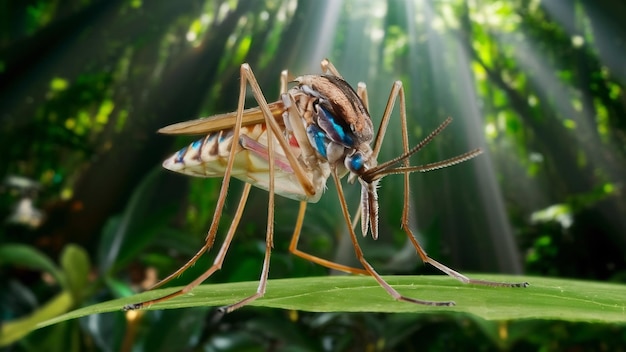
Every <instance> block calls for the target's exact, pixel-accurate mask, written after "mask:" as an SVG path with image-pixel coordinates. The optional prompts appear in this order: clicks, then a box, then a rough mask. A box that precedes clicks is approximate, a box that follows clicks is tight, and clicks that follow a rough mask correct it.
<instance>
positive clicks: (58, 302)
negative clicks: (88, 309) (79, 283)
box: [0, 291, 74, 347]
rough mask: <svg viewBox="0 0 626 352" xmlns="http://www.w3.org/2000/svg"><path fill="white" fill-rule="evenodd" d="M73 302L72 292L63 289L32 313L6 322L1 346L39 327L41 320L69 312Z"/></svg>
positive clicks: (0, 337) (2, 331)
mask: <svg viewBox="0 0 626 352" xmlns="http://www.w3.org/2000/svg"><path fill="white" fill-rule="evenodd" d="M73 304H74V302H73V300H72V295H71V294H70V292H69V291H63V292H61V293H59V294H58V295H57V296H55V297H54V298H53V299H51V300H50V301H49V302H47V303H46V304H44V305H43V306H41V307H40V308H39V309H37V310H36V311H34V312H33V313H32V314H30V315H28V316H25V317H22V318H18V319H15V320H10V321H6V322H4V323H3V324H2V327H0V347H1V346H6V345H8V344H10V343H13V342H15V341H17V340H19V339H21V338H22V337H24V336H26V335H27V334H28V333H29V332H31V331H32V330H35V329H37V328H39V325H38V324H41V322H45V321H50V320H48V319H51V318H52V317H59V315H60V314H62V313H65V312H67V311H68V310H69V309H70V307H71V306H72V305H73ZM61 316H63V315H61Z"/></svg>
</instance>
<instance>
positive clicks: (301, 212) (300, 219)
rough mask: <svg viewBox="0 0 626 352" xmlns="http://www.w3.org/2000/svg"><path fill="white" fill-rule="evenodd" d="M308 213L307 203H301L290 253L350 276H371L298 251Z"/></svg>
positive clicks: (361, 270)
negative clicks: (306, 213) (305, 216)
mask: <svg viewBox="0 0 626 352" xmlns="http://www.w3.org/2000/svg"><path fill="white" fill-rule="evenodd" d="M305 212H306V202H300V210H299V211H298V219H297V221H296V226H295V227H294V229H293V235H292V236H291V243H290V244H289V252H291V253H293V254H294V255H297V256H298V257H300V258H303V259H306V260H308V261H310V262H313V263H315V264H319V265H321V266H325V267H327V268H329V269H334V270H339V271H343V272H346V273H350V274H360V275H369V272H368V271H367V270H363V269H359V268H354V267H351V266H347V265H343V264H339V263H335V262H333V261H330V260H327V259H324V258H320V257H317V256H315V255H312V254H309V253H306V252H302V251H301V250H299V249H298V241H299V240H300V233H301V231H302V224H303V221H304V214H305Z"/></svg>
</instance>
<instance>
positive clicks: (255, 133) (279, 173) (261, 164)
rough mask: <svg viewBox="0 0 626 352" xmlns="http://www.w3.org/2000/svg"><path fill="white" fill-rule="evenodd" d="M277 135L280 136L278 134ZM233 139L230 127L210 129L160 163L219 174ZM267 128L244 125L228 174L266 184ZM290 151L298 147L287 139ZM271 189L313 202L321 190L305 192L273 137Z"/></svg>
mask: <svg viewBox="0 0 626 352" xmlns="http://www.w3.org/2000/svg"><path fill="white" fill-rule="evenodd" d="M279 138H284V137H283V136H280V137H279ZM232 143H233V130H232V129H226V130H221V131H216V132H212V133H210V134H208V135H206V136H205V137H204V138H202V139H199V140H197V141H195V142H193V143H191V144H190V145H189V146H187V147H185V148H183V149H181V150H179V151H178V152H177V153H176V154H174V155H172V156H171V157H170V158H168V159H167V160H165V161H164V162H163V167H164V168H166V169H168V170H172V171H175V172H180V173H183V174H186V175H191V176H197V177H223V176H224V172H225V171H226V164H227V163H228V157H229V155H230V152H231V149H232ZM267 143H268V141H267V132H266V126H265V124H256V125H251V126H244V127H242V128H241V133H240V137H239V141H238V142H237V146H236V147H235V153H236V155H235V162H234V165H233V170H232V172H231V175H232V176H233V177H235V178H238V179H240V180H242V181H244V182H247V183H250V184H252V185H254V186H256V187H259V188H261V189H265V190H267V189H268V188H269V158H268V155H267ZM290 146H291V151H292V152H293V154H294V155H295V156H296V157H298V156H299V155H300V153H301V152H300V148H299V147H298V145H297V143H290ZM274 162H275V164H274V165H275V168H274V173H275V178H276V180H275V181H274V187H275V193H276V194H279V195H281V196H284V197H287V198H291V199H295V200H306V201H309V202H316V201H317V200H318V199H319V197H320V196H321V193H322V192H318V193H317V194H315V195H314V196H313V197H311V196H308V195H307V194H306V193H305V192H304V190H303V188H302V186H301V185H300V183H299V182H298V180H297V178H296V177H295V175H294V173H293V169H292V168H291V166H290V165H289V162H288V161H287V158H286V157H285V153H284V152H283V150H282V149H281V147H280V145H279V144H278V142H277V141H274Z"/></svg>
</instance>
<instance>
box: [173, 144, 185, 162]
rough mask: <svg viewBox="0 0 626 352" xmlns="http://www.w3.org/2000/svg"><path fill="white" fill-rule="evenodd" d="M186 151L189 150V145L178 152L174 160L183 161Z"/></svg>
mask: <svg viewBox="0 0 626 352" xmlns="http://www.w3.org/2000/svg"><path fill="white" fill-rule="evenodd" d="M186 152H187V147H185V148H183V149H181V150H179V151H178V153H176V158H174V162H177V163H182V162H183V158H184V157H185V153H186Z"/></svg>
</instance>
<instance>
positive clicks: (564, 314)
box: [38, 275, 626, 328]
mask: <svg viewBox="0 0 626 352" xmlns="http://www.w3.org/2000/svg"><path fill="white" fill-rule="evenodd" d="M475 276H476V277H477V278H478V277H480V278H481V279H490V280H497V281H515V282H520V281H528V282H529V283H530V285H531V286H529V287H527V288H494V287H485V286H476V285H464V284H462V283H460V282H458V281H456V280H453V279H451V278H449V277H446V276H389V277H386V278H385V279H386V280H387V281H388V282H389V284H391V285H392V286H393V287H394V288H396V289H397V290H398V291H399V292H400V293H402V294H404V295H406V296H408V297H414V298H420V299H428V300H454V301H456V304H457V305H456V306H454V307H429V306H422V305H416V304H411V303H406V302H398V301H394V300H393V299H392V298H391V297H390V296H389V295H388V294H387V293H386V292H385V291H384V290H383V289H382V288H381V287H380V286H379V285H378V283H377V282H376V281H375V280H374V279H373V278H371V277H365V276H325V277H309V278H298V279H278V280H270V281H269V282H268V285H267V293H266V295H265V297H263V298H261V299H258V300H256V301H254V302H253V303H252V304H251V305H254V306H263V307H272V308H281V309H293V310H302V311H312V312H386V313H430V314H432V313H437V314H441V313H449V314H453V313H467V314H472V315H474V316H477V317H480V318H483V319H487V320H514V319H558V320H566V321H586V322H605V323H609V322H626V298H625V297H626V286H625V285H618V284H609V283H599V282H589V281H575V280H565V279H553V278H540V277H512V276H502V275H475ZM257 284H258V283H257V282H240V283H229V284H215V285H203V286H200V287H197V288H196V289H194V290H193V291H192V293H191V294H187V295H183V296H180V297H176V298H173V299H171V300H168V301H165V302H162V303H159V304H155V305H153V306H152V307H149V308H147V309H151V310H153V309H157V310H158V309H174V308H184V307H198V306H222V305H227V304H230V303H234V302H236V301H237V300H239V299H242V298H244V297H246V296H248V295H250V294H252V293H254V292H255V291H256V288H257ZM175 290H176V288H166V289H159V290H154V291H149V292H144V293H141V294H138V295H135V296H132V297H126V298H123V299H116V300H112V301H108V302H104V303H99V304H95V305H92V306H89V307H84V308H80V309H77V310H75V311H73V312H69V313H67V314H64V315H62V316H59V317H57V318H54V319H50V320H48V321H46V322H43V323H41V324H39V325H38V327H39V328H41V327H44V326H48V325H52V324H56V323H58V322H61V321H65V320H69V319H75V318H79V317H83V316H86V315H89V314H96V313H106V312H113V311H119V310H120V309H121V308H122V307H123V306H124V305H126V304H130V303H136V302H139V301H143V300H146V299H151V298H156V297H159V296H162V295H164V294H167V293H170V292H173V291H175Z"/></svg>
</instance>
